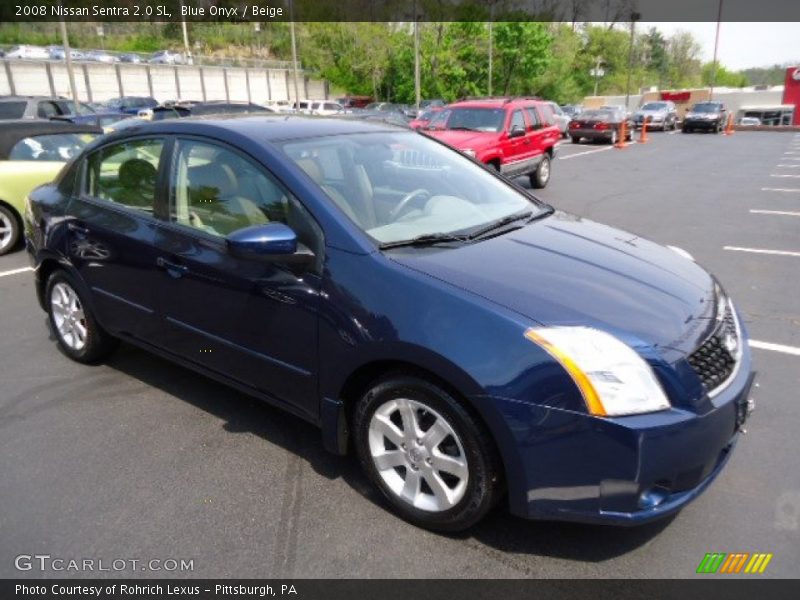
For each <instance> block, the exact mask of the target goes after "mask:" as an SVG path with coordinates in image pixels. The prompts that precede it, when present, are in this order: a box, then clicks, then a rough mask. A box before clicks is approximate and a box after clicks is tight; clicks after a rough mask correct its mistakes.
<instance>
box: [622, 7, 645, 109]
mask: <svg viewBox="0 0 800 600" xmlns="http://www.w3.org/2000/svg"><path fill="white" fill-rule="evenodd" d="M641 16H642V15H640V14H639V13H637V12H632V13H631V44H630V47H629V48H628V82H627V83H626V84H625V110H626V111H627V110H630V108H629V104H630V101H631V75H632V74H633V39H634V34H635V33H636V21H638V20H639V19H640V18H641Z"/></svg>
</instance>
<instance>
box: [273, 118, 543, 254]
mask: <svg viewBox="0 0 800 600" xmlns="http://www.w3.org/2000/svg"><path fill="white" fill-rule="evenodd" d="M281 147H282V149H283V151H284V152H285V153H286V154H287V155H288V156H289V157H290V158H291V159H292V160H294V162H295V163H297V165H298V166H299V167H300V168H301V169H303V170H304V171H305V172H306V174H307V175H308V176H309V177H310V178H311V179H312V180H313V181H314V182H315V183H316V184H317V185H318V186H319V187H320V188H321V189H322V190H323V191H324V192H325V194H327V196H328V197H329V198H330V200H331V201H332V202H333V203H334V204H335V205H336V206H337V207H338V208H339V209H340V210H341V211H342V212H343V213H344V214H345V215H347V217H348V218H350V220H352V221H353V222H354V223H355V224H356V225H357V226H358V227H359V228H361V229H362V230H363V231H364V232H366V233H367V234H368V235H369V236H370V237H371V238H372V239H373V240H374V241H376V242H377V243H378V244H380V245H387V244H388V245H393V244H397V243H402V242H404V241H410V240H415V239H419V238H424V237H428V236H453V235H470V234H476V233H477V232H479V231H481V230H484V229H486V228H487V227H491V225H492V224H493V223H496V222H498V221H502V220H505V219H508V218H509V217H513V218H519V219H526V218H533V217H535V216H537V215H539V214H542V213H543V212H545V211H547V210H549V207H546V206H545V205H541V204H539V203H537V202H536V201H534V200H533V199H532V198H530V197H529V196H527V195H525V194H524V193H522V192H521V191H519V190H517V189H516V188H515V187H514V186H513V185H511V184H510V183H508V182H505V181H504V180H502V179H500V178H498V177H497V176H495V175H493V174H491V173H489V172H487V171H486V170H484V169H483V168H482V167H480V166H479V165H477V164H475V163H474V162H473V161H472V160H470V159H469V158H467V157H465V156H464V155H462V154H461V153H459V152H457V151H455V150H451V149H449V148H447V147H446V146H443V145H442V144H440V143H438V142H435V141H433V140H431V139H429V138H427V137H425V136H423V135H419V134H416V133H409V132H380V133H361V134H349V135H340V136H329V137H319V138H309V139H303V140H291V141H287V142H285V143H283V144H282V145H281Z"/></svg>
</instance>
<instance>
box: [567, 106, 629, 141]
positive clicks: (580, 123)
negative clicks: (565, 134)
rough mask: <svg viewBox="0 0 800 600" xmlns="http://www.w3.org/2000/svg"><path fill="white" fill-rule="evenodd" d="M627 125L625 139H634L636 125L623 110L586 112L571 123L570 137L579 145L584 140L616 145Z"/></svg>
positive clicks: (605, 109) (608, 109) (599, 109)
mask: <svg viewBox="0 0 800 600" xmlns="http://www.w3.org/2000/svg"><path fill="white" fill-rule="evenodd" d="M623 122H625V123H626V129H625V138H626V139H627V140H631V139H633V129H634V123H633V121H632V120H631V118H630V117H628V116H627V114H626V113H625V110H624V109H622V108H611V107H609V108H597V109H590V110H584V111H583V112H582V113H581V114H579V115H578V116H577V117H576V118H575V119H573V120H572V121H570V123H569V137H570V138H572V143H573V144H577V143H579V142H580V141H581V140H582V139H587V140H590V141H593V142H594V141H601V142H609V143H611V144H616V143H617V140H618V139H619V136H620V131H621V125H622V123H623Z"/></svg>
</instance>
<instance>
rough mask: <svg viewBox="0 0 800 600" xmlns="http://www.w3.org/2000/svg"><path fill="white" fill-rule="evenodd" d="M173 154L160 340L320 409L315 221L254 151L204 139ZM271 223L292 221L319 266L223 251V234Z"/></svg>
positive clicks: (161, 258) (179, 145)
mask: <svg viewBox="0 0 800 600" xmlns="http://www.w3.org/2000/svg"><path fill="white" fill-rule="evenodd" d="M174 152H175V160H174V161H173V167H172V170H171V174H170V186H169V187H170V189H171V198H170V218H169V222H168V223H164V224H163V225H162V226H161V227H160V228H159V230H158V232H157V235H156V246H157V248H158V257H157V259H156V260H157V263H158V265H159V267H160V268H161V270H162V283H161V285H160V286H159V289H160V291H161V297H160V301H159V307H160V312H161V313H162V316H163V318H164V323H163V327H162V329H161V331H160V336H159V345H160V346H161V347H163V348H165V349H167V350H169V351H171V352H173V353H175V354H178V355H180V356H181V357H183V358H185V359H188V360H190V361H192V362H194V363H197V364H199V365H202V366H203V367H205V368H207V369H210V370H213V371H215V372H217V373H219V374H222V375H224V376H226V377H229V378H232V379H234V380H236V381H237V382H239V383H242V384H245V385H246V386H249V387H251V388H254V389H255V390H257V391H259V392H262V393H265V394H267V395H269V396H271V397H273V398H275V399H277V400H280V401H282V402H284V403H286V404H289V405H292V406H293V407H294V408H296V409H299V410H300V411H302V412H305V413H307V414H310V415H314V416H315V415H316V414H317V411H318V406H317V400H316V398H317V396H316V373H317V312H318V311H317V306H318V302H319V290H320V271H321V268H320V265H321V260H322V253H323V248H324V242H323V238H322V232H321V230H320V228H319V226H318V225H317V224H316V222H315V221H314V219H313V218H312V217H311V216H310V215H309V214H308V212H307V211H306V210H305V209H304V208H303V206H302V204H301V203H300V202H299V201H298V200H296V199H295V198H294V197H293V196H292V195H291V194H290V193H289V192H288V191H287V190H286V189H285V188H284V187H283V185H282V184H280V183H279V182H278V181H277V180H276V179H275V178H274V177H273V176H272V175H271V174H270V173H269V172H268V171H267V170H266V169H265V168H264V167H263V166H261V165H260V164H258V163H256V162H255V161H253V160H252V159H251V158H249V157H246V156H244V155H242V154H240V153H238V152H237V151H235V150H233V149H231V148H228V147H224V146H222V145H218V144H217V143H216V142H211V141H205V140H198V139H179V140H178V141H177V142H176V147H175V150H174ZM270 221H281V222H283V223H286V224H287V225H289V226H290V227H292V228H293V229H294V230H295V232H296V233H297V235H298V238H299V241H300V242H302V243H304V244H306V245H307V246H308V247H309V248H311V249H312V250H313V251H314V253H315V255H316V256H317V259H318V260H317V264H316V265H315V266H313V267H311V268H310V269H308V270H305V271H302V272H297V271H296V270H293V269H292V268H291V267H290V266H289V265H287V264H282V263H281V262H279V261H278V262H264V261H262V260H253V259H241V258H237V257H234V256H231V255H230V254H229V253H228V252H227V249H226V244H225V236H226V235H228V234H230V233H232V232H234V231H236V230H238V229H241V228H243V227H248V226H251V225H258V224H264V223H267V222H270Z"/></svg>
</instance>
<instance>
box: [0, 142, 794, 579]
mask: <svg viewBox="0 0 800 600" xmlns="http://www.w3.org/2000/svg"><path fill="white" fill-rule="evenodd" d="M650 140H651V141H650V143H648V144H646V145H641V144H635V145H633V146H630V147H628V148H627V149H625V150H618V149H606V148H607V147H605V146H600V145H593V144H581V145H579V146H576V145H573V144H570V143H566V144H562V145H561V147H560V152H559V158H558V159H557V160H556V161H555V164H554V168H553V178H552V181H551V183H550V186H549V187H548V188H547V189H546V190H543V191H541V193H540V194H539V195H540V196H541V197H542V198H543V199H545V200H546V201H548V202H550V203H552V204H553V205H554V206H556V207H557V208H560V209H564V210H567V211H569V212H573V213H576V214H578V215H582V216H584V217H586V218H590V219H594V220H598V221H601V222H605V223H608V224H610V225H614V226H617V227H620V228H622V229H624V230H626V231H629V232H633V233H634V234H640V235H643V236H646V237H649V238H651V239H654V240H656V241H658V242H661V243H665V244H672V245H676V246H680V247H682V248H684V249H685V250H687V251H689V252H690V253H692V254H693V255H694V257H695V258H696V259H697V260H698V262H700V263H701V264H702V265H704V266H705V267H706V268H708V269H709V270H711V271H712V272H713V273H715V274H716V275H717V276H718V277H719V278H720V280H721V281H722V283H723V285H724V286H725V287H726V289H727V290H728V292H729V293H730V294H731V295H732V296H733V298H734V299H735V301H736V302H737V304H738V306H739V307H740V309H741V310H742V311H743V314H744V317H745V320H746V325H747V327H748V329H749V331H750V335H751V337H752V338H753V340H755V342H754V345H755V346H756V347H755V349H754V362H755V367H756V369H757V370H758V372H759V378H758V381H759V382H760V388H758V390H757V393H756V394H755V396H756V400H757V402H758V404H757V408H756V411H755V413H754V414H753V415H752V417H751V420H750V422H749V423H748V426H747V429H748V434H747V435H745V436H743V437H742V438H741V440H740V443H739V444H738V447H737V449H736V451H735V453H734V456H733V458H732V459H731V461H730V462H729V464H728V466H727V468H726V469H725V470H724V471H723V473H722V475H721V476H720V477H719V479H718V480H717V481H716V482H715V483H714V484H713V485H712V486H711V488H710V489H709V490H708V491H707V492H706V493H705V494H704V495H702V496H701V497H700V498H699V499H698V500H697V501H695V502H694V503H693V504H691V505H690V506H689V507H687V508H686V509H685V510H683V511H682V512H681V513H680V514H678V515H677V516H676V517H674V518H671V519H668V520H666V521H663V522H660V523H656V524H653V525H648V526H645V527H640V528H633V529H625V528H623V529H618V528H611V527H601V526H587V525H573V524H559V523H543V522H531V521H525V520H522V519H518V518H515V517H512V516H510V515H509V514H508V513H507V511H506V510H505V509H504V508H503V507H499V508H498V509H496V510H495V511H494V512H493V513H492V514H490V515H489V517H488V518H487V519H485V520H484V521H483V522H481V523H480V524H479V525H478V526H476V527H475V528H473V529H472V530H470V531H469V532H467V533H464V534H460V535H455V536H442V535H436V534H433V533H429V532H426V531H423V530H420V529H416V528H414V527H412V526H410V525H408V524H406V523H404V522H403V521H401V520H399V519H398V518H396V517H395V516H393V515H392V514H391V513H389V512H388V511H387V510H385V509H384V508H383V503H382V501H381V500H380V499H379V498H378V497H377V495H376V494H374V493H373V492H372V491H371V490H370V488H369V487H368V485H367V482H366V480H365V478H364V477H363V476H362V475H361V474H360V471H359V469H358V466H357V464H356V461H355V460H354V459H353V458H350V457H345V458H342V457H336V456H332V455H330V454H328V453H326V452H325V451H324V450H323V448H322V443H321V440H320V437H319V433H318V431H317V430H316V429H315V428H314V427H312V426H310V425H307V424H306V423H304V422H302V421H300V420H299V419H296V418H294V417H292V416H289V415H287V414H284V413H282V412H280V411H279V410H276V409H272V408H270V407H268V406H265V405H262V404H260V403H259V402H257V401H255V400H252V399H250V398H248V397H247V396H244V395H242V394H239V393H237V392H234V391H231V390H229V389H228V388H225V387H223V386H221V385H219V384H217V383H214V382H212V381H210V380H208V379H206V378H204V377H202V376H199V375H196V374H194V373H193V372H190V371H188V370H186V369H183V368H181V367H177V366H174V365H172V364H170V363H168V362H166V361H164V360H161V359H159V358H156V357H154V356H151V355H149V354H147V353H146V352H144V351H140V350H138V349H134V348H131V347H127V346H123V347H122V348H121V349H120V351H118V353H116V354H115V355H114V356H113V357H112V358H111V360H109V361H108V362H107V363H106V364H103V365H100V366H94V367H86V366H81V365H78V364H75V363H73V362H71V361H69V360H68V359H67V358H66V357H65V356H63V355H62V354H60V353H59V352H58V351H57V350H56V348H55V345H54V342H53V341H52V339H51V338H49V332H48V328H47V326H46V322H45V315H44V313H43V312H42V311H41V310H40V309H39V307H38V305H37V304H36V301H35V298H34V290H33V281H32V277H31V273H30V272H27V271H22V272H14V271H15V270H17V269H24V268H25V267H26V266H27V257H26V256H25V255H24V253H23V252H16V253H14V254H11V255H9V256H5V257H0V311H2V312H0V319H1V322H2V328H1V331H2V334H1V335H0V456H2V458H3V460H2V463H0V540H2V544H0V577H20V576H21V577H40V576H48V577H56V576H60V575H61V576H63V575H64V574H65V573H63V572H57V571H47V572H45V573H40V572H37V571H29V572H18V571H16V570H15V568H14V557H16V556H17V555H19V554H49V555H51V556H53V557H62V558H67V559H69V558H75V559H81V558H93V559H95V560H98V559H102V560H103V561H105V562H106V563H110V562H111V561H112V560H115V559H142V560H149V559H161V560H163V559H169V558H172V559H178V560H180V559H187V560H193V566H194V569H193V571H191V572H184V573H180V572H166V571H159V572H157V573H153V572H146V571H141V572H139V571H131V570H124V571H122V572H120V573H119V574H120V575H128V576H142V577H148V576H158V577H165V576H166V577H171V576H174V577H182V576H191V577H208V578H212V577H228V576H230V577H298V578H299V577H373V578H380V577H453V578H464V577H565V578H576V577H634V578H635V577H666V578H673V577H692V576H695V570H696V568H697V566H698V564H699V563H700V561H701V560H702V558H703V556H704V555H705V553H707V552H770V553H773V554H774V557H773V559H772V561H771V563H770V564H769V567H768V569H767V571H766V572H765V573H764V575H761V576H760V577H780V576H782V577H796V576H797V575H798V571H797V564H799V563H800V469H798V467H797V462H798V461H797V457H798V449H800V444H799V443H798V431H800V409H799V407H798V402H800V399H799V398H798V389H800V355H798V354H796V352H797V348H798V347H800V300H798V299H800V134H793V133H745V132H738V133H736V134H735V135H734V136H732V137H725V136H721V135H703V134H693V135H681V134H680V133H679V134H678V135H671V134H663V133H653V134H651V135H650ZM775 175H791V176H792V177H775ZM773 190H789V191H773ZM752 211H766V212H752ZM765 251H766V252H765ZM763 348H767V349H763ZM793 352H794V353H793ZM69 575H70V576H76V575H77V576H106V575H114V572H97V571H94V572H84V573H69ZM703 577H713V576H709V575H704V576H703ZM751 577H752V576H751Z"/></svg>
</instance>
